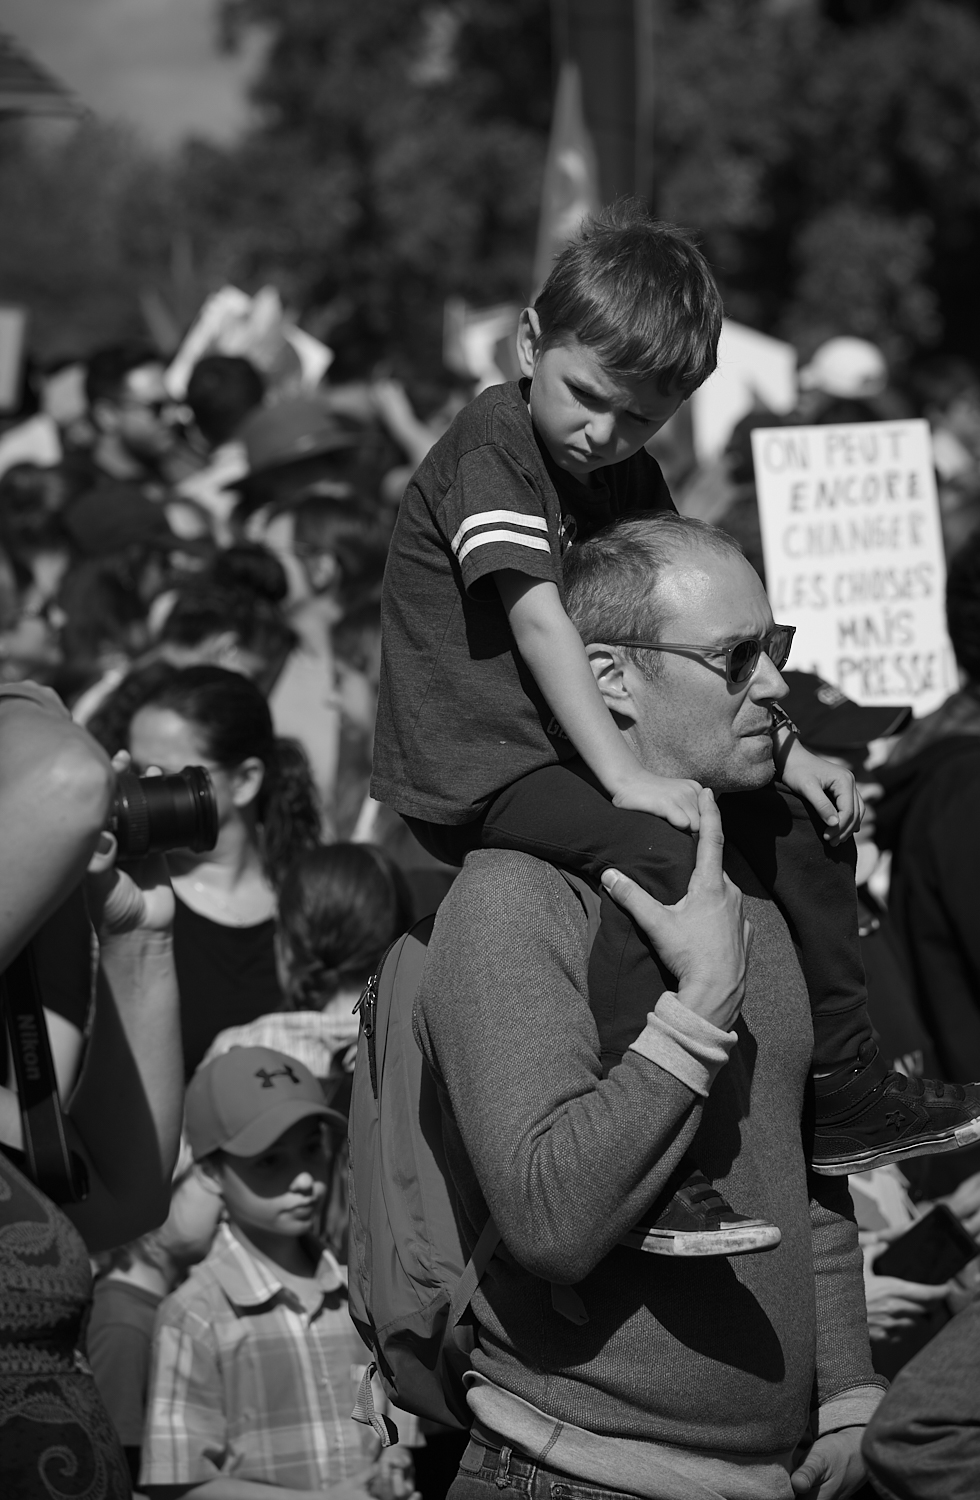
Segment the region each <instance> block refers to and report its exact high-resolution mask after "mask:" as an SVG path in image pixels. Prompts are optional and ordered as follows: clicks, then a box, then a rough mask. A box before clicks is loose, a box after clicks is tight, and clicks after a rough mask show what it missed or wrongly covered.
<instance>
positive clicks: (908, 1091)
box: [813, 1041, 980, 1177]
mask: <svg viewBox="0 0 980 1500" xmlns="http://www.w3.org/2000/svg"><path fill="white" fill-rule="evenodd" d="M814 1086H815V1091H816V1128H815V1131H814V1143H813V1170H814V1171H815V1172H821V1173H823V1175H824V1176H826V1177H842V1176H844V1174H845V1173H847V1172H866V1171H867V1170H868V1169H869V1168H870V1167H880V1166H884V1165H885V1163H887V1162H892V1161H904V1160H905V1158H906V1157H909V1156H931V1155H933V1154H936V1153H938V1152H941V1151H956V1150H958V1148H959V1147H960V1146H969V1145H972V1143H973V1142H974V1141H980V1084H976V1083H965V1084H958V1083H939V1082H936V1081H934V1080H933V1079H931V1078H906V1077H905V1074H904V1073H895V1072H892V1071H891V1069H890V1068H888V1067H887V1065H886V1064H885V1062H884V1059H883V1058H882V1057H881V1055H880V1053H879V1052H878V1049H877V1047H876V1046H875V1044H874V1042H872V1041H867V1042H864V1043H863V1044H862V1047H861V1050H860V1053H859V1054H858V1061H857V1064H856V1065H854V1066H850V1067H846V1068H838V1069H837V1070H836V1072H834V1073H830V1074H828V1076H827V1077H826V1078H815V1079H814Z"/></svg>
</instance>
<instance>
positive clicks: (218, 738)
mask: <svg viewBox="0 0 980 1500" xmlns="http://www.w3.org/2000/svg"><path fill="white" fill-rule="evenodd" d="M139 706H140V708H148V707H153V708H168V709H170V710H171V711H172V712H173V713H176V714H179V715H180V717H181V718H182V719H186V720H187V722H188V724H190V725H192V726H193V728H194V730H195V732H196V733H197V734H198V735H199V737H200V739H201V742H202V749H203V751H204V754H205V755H206V756H207V757H208V759H209V760H213V761H216V762H217V764H218V765H219V766H224V767H225V768H226V769H228V770H233V769H234V768H235V767H236V766H240V765H241V764H242V762H243V761H245V760H249V759H251V758H253V757H254V758H255V759H257V760H260V761H261V762H262V765H263V767H264V771H265V774H264V775H263V778H262V786H261V788H260V790H259V794H258V797H257V798H256V803H255V814H256V819H257V821H258V824H259V828H260V831H261V847H262V859H263V863H264V865H265V870H266V874H267V875H268V877H269V880H270V881H271V883H272V885H273V887H274V888H275V890H276V891H278V890H279V887H280V886H281V884H282V881H283V878H284V877H285V874H286V871H287V870H288V868H289V866H290V864H291V863H292V862H293V860H294V859H295V858H296V857H297V855H299V854H301V853H303V852H304V851H305V850H309V849H315V848H317V846H318V845H319V843H320V813H319V807H318V804H317V795H316V790H315V788H314V785H313V778H312V776H311V774H310V766H309V762H308V761H307V759H306V756H305V754H304V752H303V751H302V749H301V748H300V746H299V745H298V744H296V742H295V741H294V740H283V739H277V738H276V736H275V733H274V731H273V727H272V715H271V714H270V712H269V705H268V704H267V703H266V700H265V699H264V698H263V696H262V694H261V693H260V692H259V690H258V688H257V687H256V686H255V684H254V683H253V682H251V681H250V680H249V679H248V678H247V677H243V676H242V675H241V673H239V672H229V671H227V670H226V669H225V668H224V667H210V666H200V667H185V668H184V669H183V670H182V671H175V672H173V674H172V676H170V677H169V679H168V680H165V681H164V682H163V683H162V684H161V686H160V687H159V689H158V690H157V691H155V692H152V693H151V694H150V695H149V696H147V697H145V698H144V699H143V701H142V703H141V704H140V705H139Z"/></svg>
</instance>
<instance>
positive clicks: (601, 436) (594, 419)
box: [585, 412, 616, 449]
mask: <svg viewBox="0 0 980 1500" xmlns="http://www.w3.org/2000/svg"><path fill="white" fill-rule="evenodd" d="M615 432H616V418H615V416H614V414H613V413H612V412H604V413H602V414H600V413H595V414H594V415H593V416H591V417H590V418H589V423H588V426H587V427H586V429H585V433H586V437H587V438H588V440H589V443H590V445H591V446H592V447H593V448H598V449H602V448H608V447H609V444H610V443H611V442H612V440H613V437H614V435H615Z"/></svg>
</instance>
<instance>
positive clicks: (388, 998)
mask: <svg viewBox="0 0 980 1500" xmlns="http://www.w3.org/2000/svg"><path fill="white" fill-rule="evenodd" d="M561 873H562V875H563V876H564V878H565V879H566V880H567V881H568V883H569V885H571V886H572V888H573V890H574V891H575V892H576V894H577V895H578V897H579V899H580V900H581V902H582V905H583V907H584V908H585V911H586V914H587V916H588V919H589V942H590V944H591V942H592V940H593V938H594V937H595V933H596V931H597V929H598V926H599V897H598V896H597V895H596V893H595V892H594V891H593V890H592V889H591V887H589V886H588V885H586V883H585V881H583V880H580V879H579V878H578V877H577V876H575V875H568V874H567V873H566V872H565V871H562V872H561ZM434 920H435V919H434V917H431V916H430V917H426V918H424V919H423V920H422V921H421V922H418V923H416V925H415V926H414V927H413V928H412V930H411V931H410V932H408V933H406V934H405V935H404V936H403V937H401V938H399V939H398V941H397V942H396V943H394V944H393V946H392V947H391V948H389V950H388V952H387V953H386V954H385V957H384V958H383V959H382V962H381V966H380V968H379V969H378V972H377V974H376V975H375V976H374V977H373V978H372V979H371V980H370V981H369V983H368V985H367V988H366V989H365V991H364V994H363V995H362V996H361V1000H360V1013H361V1029H360V1036H359V1038H358V1044H357V1062H356V1064H355V1067H354V1084H353V1091H352V1095H351V1109H350V1246H349V1257H350V1263H349V1266H348V1273H349V1297H350V1302H349V1306H350V1313H351V1317H352V1318H353V1320H354V1325H355V1327H356V1328H357V1331H358V1333H359V1334H360V1335H361V1338H362V1339H363V1340H364V1342H365V1343H366V1344H367V1345H368V1347H369V1349H370V1350H371V1351H372V1354H373V1361H372V1363H371V1364H370V1365H369V1366H368V1369H367V1372H366V1374H365V1377H364V1380H363V1381H362V1383H361V1389H360V1391H359V1393H358V1399H357V1405H356V1407H355V1409H354V1416H355V1418H356V1419H357V1420H359V1421H364V1422H368V1423H370V1424H371V1425H372V1426H373V1427H374V1428H375V1430H376V1431H377V1432H378V1434H379V1436H380V1437H381V1439H382V1441H383V1442H394V1441H397V1431H396V1430H394V1428H393V1424H391V1423H390V1422H389V1421H388V1420H387V1419H386V1418H384V1417H382V1416H380V1415H379V1414H377V1413H376V1411H375V1408H374V1402H373V1399H372V1396H371V1384H370V1382H371V1375H372V1374H373V1373H374V1372H375V1371H377V1373H378V1375H379V1376H380V1378H381V1382H382V1384H383V1386H384V1388H385V1390H386V1392H387V1393H388V1395H389V1396H390V1397H391V1399H392V1400H393V1401H394V1402H396V1404H397V1405H398V1406H400V1407H402V1408H403V1409H404V1410H405V1411H410V1412H414V1413H415V1414H416V1415H417V1416H420V1417H426V1418H428V1419H429V1420H430V1421H433V1422H438V1423H441V1424H442V1425H443V1426H446V1427H453V1428H457V1429H463V1430H465V1429H467V1428H468V1427H469V1425H470V1413H469V1408H468V1407H467V1404H466V1394H465V1390H464V1387H463V1376H464V1375H465V1373H466V1371H467V1370H468V1369H469V1363H470V1353H471V1351H472V1349H473V1343H474V1332H473V1327H472V1324H471V1322H470V1320H469V1319H467V1318H466V1317H465V1316H464V1315H465V1314H466V1313H467V1310H468V1308H469V1304H470V1299H471V1298H472V1296H473V1293H474V1292H475V1291H476V1288H477V1285H478V1283H479V1281H480V1278H481V1276H482V1275H483V1273H484V1271H485V1270H486V1268H487V1265H488V1264H489V1262H490V1259H491V1257H492V1255H493V1253H494V1250H495V1249H496V1248H497V1245H498V1244H499V1242H500V1234H499V1232H498V1230H497V1228H496V1226H495V1225H494V1223H493V1222H492V1220H491V1221H489V1222H488V1223H487V1224H486V1225H485V1226H484V1228H483V1232H482V1233H481V1234H480V1237H479V1239H478V1240H477V1242H476V1244H475V1245H474V1246H473V1247H472V1250H471V1251H469V1253H468V1252H467V1249H466V1247H465V1246H464V1244H463V1240H462V1237H461V1235H460V1231H459V1225H458V1223H457V1220H456V1214H455V1210H454V1203H453V1190H452V1185H451V1183H450V1180H449V1173H448V1169H447V1167H446V1159H445V1153H444V1151H443V1145H442V1112H441V1109H440V1105H439V1099H438V1096H437V1091H436V1083H435V1079H434V1078H433V1077H432V1074H431V1073H430V1071H429V1068H428V1066H427V1064H426V1062H425V1059H424V1058H423V1056H422V1052H421V1050H420V1048H419V1044H418V1041H417V1039H416V1036H415V1031H414V1026H413V1017H414V1010H415V998H416V995H417V993H418V987H419V981H420V980H421V977H422V968H423V965H424V963H425V955H426V949H427V946H428V942H429V938H430V937H431V935H432V925H433V922H434ZM553 1291H554V1293H555V1294H557V1296H556V1301H555V1305H556V1307H557V1308H558V1310H559V1311H560V1312H562V1313H563V1315H564V1316H566V1317H568V1318H570V1319H571V1320H572V1321H573V1322H583V1321H585V1320H586V1315H585V1310H584V1308H583V1307H582V1304H581V1301H580V1299H579V1298H578V1297H577V1296H576V1294H575V1293H574V1291H573V1290H572V1288H570V1287H562V1288H555V1289H553Z"/></svg>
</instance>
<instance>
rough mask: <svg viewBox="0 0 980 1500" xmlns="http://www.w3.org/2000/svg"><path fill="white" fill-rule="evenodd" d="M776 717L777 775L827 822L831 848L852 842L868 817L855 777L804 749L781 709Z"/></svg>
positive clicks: (825, 835)
mask: <svg viewBox="0 0 980 1500" xmlns="http://www.w3.org/2000/svg"><path fill="white" fill-rule="evenodd" d="M774 717H775V718H776V721H777V722H776V725H775V728H774V729H773V736H772V738H773V751H774V760H775V763H776V775H777V776H778V777H779V779H780V781H783V782H785V783H786V785H787V786H788V787H789V789H790V791H791V792H795V793H796V795H797V796H798V797H802V798H803V800H804V802H809V804H810V806H811V807H812V808H813V809H814V811H815V812H817V813H818V814H819V816H820V817H821V818H823V821H824V823H825V824H826V825H827V831H826V833H825V834H824V838H825V839H826V840H827V842H828V844H834V845H836V844H839V843H841V842H842V841H843V840H844V839H848V838H850V836H851V834H852V833H857V831H858V829H859V828H860V827H861V819H862V818H863V817H864V801H863V799H862V797H861V793H860V792H859V791H858V789H857V782H856V781H855V779H854V777H853V775H852V774H851V772H850V771H849V770H848V769H847V767H846V766H838V765H834V763H833V762H832V761H829V760H823V759H822V758H821V757H820V756H819V755H814V754H813V753H812V751H810V750H807V749H806V748H805V747H804V746H803V745H801V744H800V738H799V735H798V734H797V731H796V727H795V725H794V724H793V723H792V721H791V720H790V719H788V718H787V717H786V715H785V714H781V713H780V711H779V709H778V705H777V711H776V714H775V715H774Z"/></svg>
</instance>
